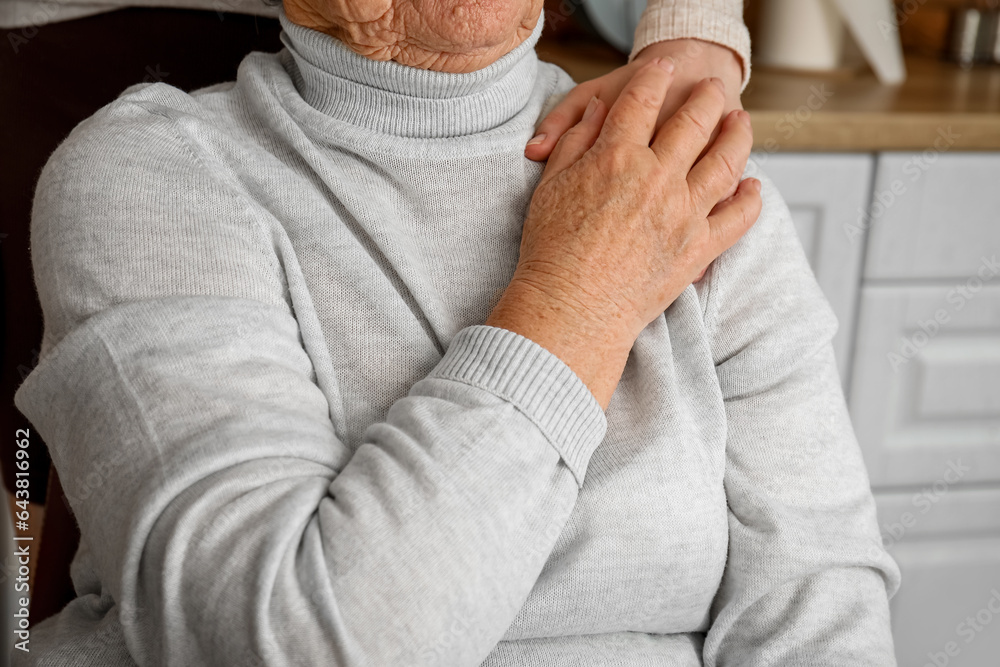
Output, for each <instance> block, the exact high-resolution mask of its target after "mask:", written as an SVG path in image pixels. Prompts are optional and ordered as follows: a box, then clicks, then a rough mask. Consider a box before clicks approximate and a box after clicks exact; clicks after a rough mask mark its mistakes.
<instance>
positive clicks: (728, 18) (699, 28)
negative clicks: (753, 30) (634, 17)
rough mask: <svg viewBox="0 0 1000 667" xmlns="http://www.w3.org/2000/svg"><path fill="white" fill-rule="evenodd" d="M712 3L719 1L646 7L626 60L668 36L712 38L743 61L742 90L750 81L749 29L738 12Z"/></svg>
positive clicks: (710, 40) (709, 40) (668, 37)
mask: <svg viewBox="0 0 1000 667" xmlns="http://www.w3.org/2000/svg"><path fill="white" fill-rule="evenodd" d="M713 4H720V3H719V2H716V3H708V2H695V3H693V4H691V3H687V2H677V3H675V4H673V5H671V6H670V7H662V8H654V7H650V8H648V9H646V11H644V12H643V13H642V18H640V19H639V24H638V25H637V26H636V28H635V40H634V42H633V43H632V53H631V54H630V55H629V62H631V61H632V59H633V58H635V57H636V55H638V53H639V52H640V51H642V50H643V49H644V48H646V47H647V46H649V45H650V44H655V43H656V42H664V41H666V40H668V39H701V40H704V41H706V42H712V43H714V44H719V45H721V46H725V47H728V48H730V49H732V50H733V51H735V52H736V53H737V55H739V57H740V59H741V60H742V61H743V86H742V87H741V88H740V92H741V93H742V92H743V91H744V90H745V89H746V87H747V84H748V83H749V82H750V31H749V30H747V27H746V25H745V24H744V23H743V18H742V16H741V15H740V14H733V13H732V12H730V11H726V9H725V8H724V7H712V6H710V5H713ZM722 4H725V3H722ZM730 4H731V3H730ZM741 8H742V3H741Z"/></svg>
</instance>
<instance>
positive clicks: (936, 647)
mask: <svg viewBox="0 0 1000 667" xmlns="http://www.w3.org/2000/svg"><path fill="white" fill-rule="evenodd" d="M890 553H891V554H892V556H893V557H894V558H895V559H896V562H897V563H898V564H899V569H900V572H901V573H902V580H901V584H900V588H899V591H898V592H897V593H896V595H895V596H894V597H893V598H892V600H890V602H889V605H890V613H891V617H892V634H893V639H894V642H895V645H896V661H897V662H898V664H899V666H900V667H910V666H913V667H922V666H923V665H948V666H949V667H995V666H996V665H998V664H1000V537H996V536H989V537H980V538H966V539H949V540H941V541H931V540H928V541H912V542H906V541H904V542H902V543H900V544H899V545H897V546H896V547H894V548H893V549H890Z"/></svg>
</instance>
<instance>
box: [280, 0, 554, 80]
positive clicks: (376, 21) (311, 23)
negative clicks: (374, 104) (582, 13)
mask: <svg viewBox="0 0 1000 667" xmlns="http://www.w3.org/2000/svg"><path fill="white" fill-rule="evenodd" d="M284 11H285V14H286V16H287V17H288V19H289V20H290V21H292V22H293V23H296V24H298V25H301V26H304V27H306V28H311V29H312V30H317V31H319V32H322V33H326V34H327V35H330V36H331V37H335V38H336V39H338V40H340V41H341V42H343V43H344V44H345V45H346V46H347V47H348V48H349V49H351V50H352V51H354V52H355V53H358V54H360V55H362V56H365V57H366V58H370V59H372V60H380V61H386V60H392V61H395V62H398V63H400V64H403V65H408V66H410V67H417V68H420V69H428V70H434V71H438V72H452V73H466V72H474V71H476V70H479V69H482V68H484V67H487V66H489V65H490V64H492V63H493V62H495V61H496V60H498V59H499V58H501V57H502V56H504V55H505V54H507V53H509V52H510V51H512V50H514V49H515V48H517V46H518V45H520V44H521V43H522V42H524V40H526V39H527V38H528V37H529V36H530V35H531V34H532V31H533V30H534V28H535V26H536V25H537V23H538V21H539V20H540V17H541V12H542V0H284Z"/></svg>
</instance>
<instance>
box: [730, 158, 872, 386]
mask: <svg viewBox="0 0 1000 667" xmlns="http://www.w3.org/2000/svg"><path fill="white" fill-rule="evenodd" d="M873 163H874V157H873V156H872V155H869V154H781V155H766V154H754V156H753V161H752V162H751V170H750V175H753V172H754V170H755V169H760V170H762V171H764V173H766V174H767V175H768V176H770V177H771V180H773V181H774V183H775V185H777V187H778V190H779V191H780V192H781V194H782V196H783V197H784V199H785V201H786V202H787V203H788V208H789V210H790V211H791V214H792V219H793V220H794V222H795V228H796V231H797V232H798V234H799V239H800V240H801V241H802V247H803V249H804V250H805V252H806V256H807V257H808V258H809V263H810V265H811V266H812V269H813V273H814V274H815V275H816V281H817V282H818V283H819V285H820V287H821V288H822V289H823V293H824V294H825V295H826V298H827V299H829V301H830V305H831V306H832V307H833V310H834V312H835V313H836V315H837V320H838V321H839V323H840V327H839V328H838V330H837V335H836V337H835V338H834V340H833V347H834V352H835V353H836V355H837V363H838V367H839V370H840V377H841V379H842V381H843V382H844V384H845V389H846V385H847V376H848V372H849V370H850V355H851V349H850V346H851V340H852V336H851V334H852V332H853V330H854V312H855V307H856V303H857V295H858V288H859V285H860V274H861V262H862V255H863V247H864V242H863V241H864V237H863V234H862V235H861V236H857V235H852V234H851V233H850V230H851V226H852V225H853V224H854V223H855V222H856V221H857V220H858V218H859V215H860V212H861V211H864V210H865V209H866V208H867V206H868V196H869V190H870V187H871V177H872V168H873Z"/></svg>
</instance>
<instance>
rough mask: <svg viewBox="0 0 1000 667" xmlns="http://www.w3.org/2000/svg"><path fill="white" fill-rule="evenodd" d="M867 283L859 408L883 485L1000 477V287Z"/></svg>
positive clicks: (862, 436)
mask: <svg viewBox="0 0 1000 667" xmlns="http://www.w3.org/2000/svg"><path fill="white" fill-rule="evenodd" d="M958 294H959V293H958V292H956V291H955V290H954V287H949V286H947V285H945V286H933V287H916V286H914V287H896V286H868V285H866V286H865V287H864V288H863V289H862V293H861V309H860V315H859V321H858V334H857V344H856V352H855V360H854V369H853V375H852V382H851V394H850V401H849V404H850V410H851V416H852V418H853V421H854V427H855V431H856V433H857V436H858V441H859V443H860V444H861V448H862V451H863V452H864V455H865V463H866V465H867V467H868V472H869V475H870V477H871V482H872V485H873V486H874V487H879V486H888V485H901V484H923V483H928V482H933V481H935V480H937V479H940V478H941V477H942V476H943V475H944V474H945V472H946V471H947V470H948V469H949V466H950V465H952V464H953V463H955V462H959V463H960V464H961V465H962V466H967V467H968V468H969V469H968V470H967V471H965V472H964V473H963V475H962V480H961V481H962V482H963V483H969V482H983V481H990V482H993V481H1000V285H989V286H981V287H980V289H979V290H978V291H977V292H975V293H974V294H970V295H969V297H970V298H967V299H966V298H964V297H961V298H956V297H958Z"/></svg>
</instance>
